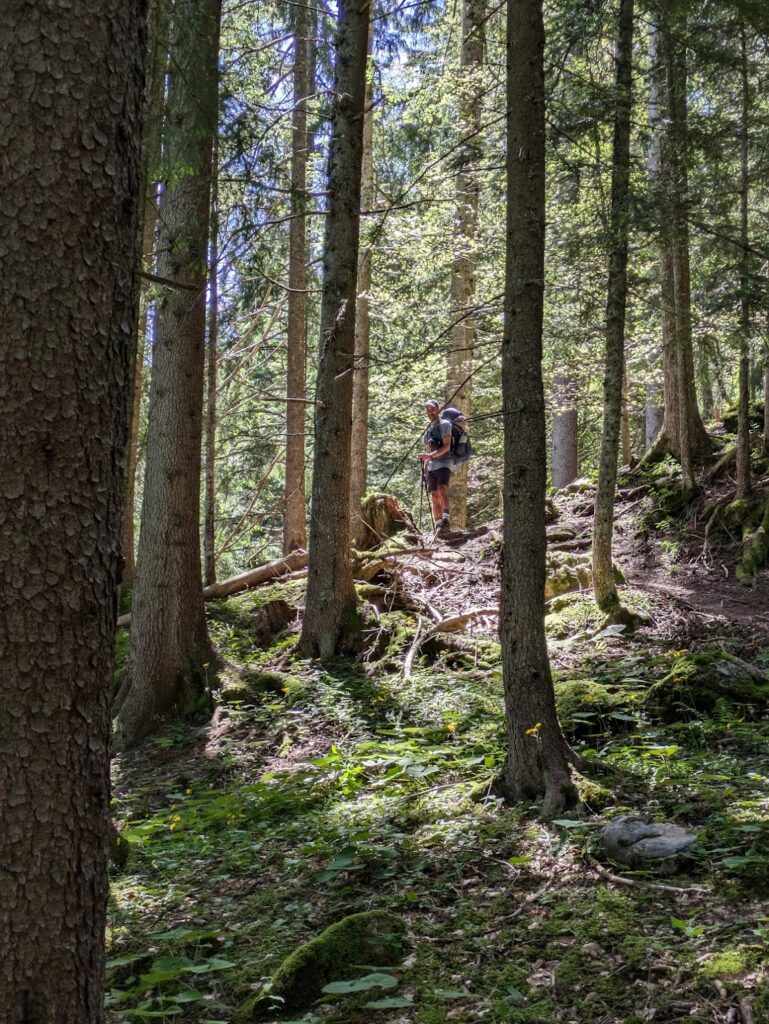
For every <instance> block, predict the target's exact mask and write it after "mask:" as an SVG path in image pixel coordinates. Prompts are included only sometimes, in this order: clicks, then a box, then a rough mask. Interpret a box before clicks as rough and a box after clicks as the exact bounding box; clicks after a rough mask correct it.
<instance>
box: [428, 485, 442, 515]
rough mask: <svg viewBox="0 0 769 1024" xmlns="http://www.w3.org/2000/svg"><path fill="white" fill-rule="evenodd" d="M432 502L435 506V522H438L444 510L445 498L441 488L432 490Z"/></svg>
mask: <svg viewBox="0 0 769 1024" xmlns="http://www.w3.org/2000/svg"><path fill="white" fill-rule="evenodd" d="M430 502H431V504H432V506H433V522H435V523H437V522H438V520H439V519H440V518H441V515H442V512H443V499H442V498H441V492H440V489H436V490H434V491H430Z"/></svg>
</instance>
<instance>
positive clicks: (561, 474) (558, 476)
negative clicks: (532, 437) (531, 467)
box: [553, 375, 579, 487]
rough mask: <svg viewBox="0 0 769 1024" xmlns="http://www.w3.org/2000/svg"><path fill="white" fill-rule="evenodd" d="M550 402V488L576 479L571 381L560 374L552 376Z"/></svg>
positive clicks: (575, 439) (577, 469)
mask: <svg viewBox="0 0 769 1024" xmlns="http://www.w3.org/2000/svg"><path fill="white" fill-rule="evenodd" d="M553 403H554V406H553V487H565V486H566V484H570V483H571V482H572V480H576V478H577V477H578V476H579V454H578V451H577V399H576V385H575V383H574V381H572V380H570V379H569V378H568V377H566V376H564V375H559V376H558V377H556V379H555V394H554V396H553Z"/></svg>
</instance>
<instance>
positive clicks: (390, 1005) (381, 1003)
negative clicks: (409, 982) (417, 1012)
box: [363, 996, 414, 1010]
mask: <svg viewBox="0 0 769 1024" xmlns="http://www.w3.org/2000/svg"><path fill="white" fill-rule="evenodd" d="M413 1005H414V1003H413V1002H412V1001H411V999H406V997H405V996H390V997H389V998H387V999H373V1000H372V1001H371V1002H370V1003H364V1004H363V1008H364V1009H365V1010H397V1009H399V1008H400V1007H403V1006H413Z"/></svg>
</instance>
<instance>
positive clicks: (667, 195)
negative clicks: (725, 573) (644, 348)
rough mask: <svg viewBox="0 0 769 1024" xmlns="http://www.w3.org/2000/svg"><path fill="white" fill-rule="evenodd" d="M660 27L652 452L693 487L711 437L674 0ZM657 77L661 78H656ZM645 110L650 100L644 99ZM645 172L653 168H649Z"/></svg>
mask: <svg viewBox="0 0 769 1024" xmlns="http://www.w3.org/2000/svg"><path fill="white" fill-rule="evenodd" d="M659 20H660V24H659V27H658V30H653V31H652V38H653V47H656V46H658V47H659V61H658V62H655V63H653V67H658V68H659V71H658V74H657V75H655V74H654V73H653V74H652V76H651V82H652V88H653V89H656V90H657V91H658V93H660V94H661V99H662V102H661V104H660V107H661V111H659V112H658V114H661V115H662V116H658V117H657V119H656V121H653V123H652V131H653V136H654V140H655V141H654V145H656V146H657V147H658V151H657V153H658V155H657V162H656V166H657V168H658V170H659V177H658V179H657V180H656V181H655V180H654V177H653V175H652V183H653V184H656V185H657V186H658V188H659V189H660V192H661V195H660V282H661V291H662V294H661V300H662V370H663V387H664V395H665V416H664V420H663V424H662V430H661V431H660V433H659V435H658V437H657V440H656V441H655V443H654V445H653V447H652V449H651V453H650V457H652V458H656V457H660V456H662V455H665V454H667V453H670V454H671V455H673V456H674V457H675V458H678V459H681V462H682V470H683V477H684V486H685V487H687V486H693V485H694V477H693V471H692V470H691V462H692V460H693V459H696V458H698V457H701V456H702V455H704V454H706V453H707V452H708V451H709V450H710V439H709V437H708V434H707V431H706V430H705V427H704V425H703V423H702V418H701V417H700V413H699V409H698V408H697V395H696V390H695V380H694V355H693V350H692V324H691V284H690V270H689V223H688V213H687V202H688V196H687V192H688V180H687V152H686V150H687V110H686V59H685V56H686V55H685V49H684V44H683V42H682V39H681V38H680V37H681V36H682V34H683V29H684V28H685V13H684V12H683V7H682V4H681V2H680V0H661V2H660V19H659ZM658 76H659V78H658ZM650 107H651V103H650ZM650 170H652V167H651V166H650Z"/></svg>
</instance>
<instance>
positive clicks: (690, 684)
mask: <svg viewBox="0 0 769 1024" xmlns="http://www.w3.org/2000/svg"><path fill="white" fill-rule="evenodd" d="M646 705H647V707H648V708H649V709H650V711H651V712H652V713H654V714H656V715H658V716H659V717H660V718H661V719H662V720H663V721H664V722H677V721H680V720H681V718H682V717H684V718H691V717H692V714H693V713H694V714H706V715H709V714H712V713H713V712H714V711H716V710H717V708H718V707H719V706H721V707H724V708H725V710H727V711H728V709H729V708H731V707H739V708H741V709H743V712H744V709H745V708H754V709H755V710H756V711H760V710H764V709H766V708H767V707H769V679H767V677H766V676H765V675H764V674H763V673H762V672H760V671H759V670H758V669H757V668H754V667H753V666H752V665H749V664H748V663H747V662H746V661H743V660H742V659H741V658H736V657H735V656H734V655H732V654H724V653H723V652H722V651H707V652H704V653H699V654H689V653H688V652H687V653H685V654H682V655H680V656H679V657H678V658H676V660H675V661H674V662H673V666H672V668H671V670H670V672H668V674H667V675H666V676H665V677H664V678H663V679H661V680H660V681H659V682H658V683H655V684H654V685H653V686H652V687H650V688H649V690H648V692H647V695H646Z"/></svg>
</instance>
